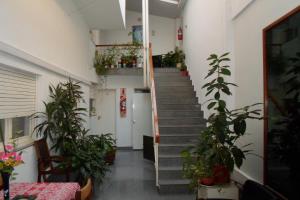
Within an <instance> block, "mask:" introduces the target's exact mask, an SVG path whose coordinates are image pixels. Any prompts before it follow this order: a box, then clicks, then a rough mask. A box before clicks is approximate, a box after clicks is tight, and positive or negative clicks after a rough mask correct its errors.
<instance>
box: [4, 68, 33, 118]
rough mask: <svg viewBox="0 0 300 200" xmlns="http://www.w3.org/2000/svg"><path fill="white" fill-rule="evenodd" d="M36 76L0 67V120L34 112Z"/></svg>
mask: <svg viewBox="0 0 300 200" xmlns="http://www.w3.org/2000/svg"><path fill="white" fill-rule="evenodd" d="M35 99H36V76H35V75H34V74H30V73H26V72H22V71H20V70H15V69H12V68H9V67H5V66H1V65H0V119H4V118H14V117H22V116H29V115H31V114H33V113H34V112H35Z"/></svg>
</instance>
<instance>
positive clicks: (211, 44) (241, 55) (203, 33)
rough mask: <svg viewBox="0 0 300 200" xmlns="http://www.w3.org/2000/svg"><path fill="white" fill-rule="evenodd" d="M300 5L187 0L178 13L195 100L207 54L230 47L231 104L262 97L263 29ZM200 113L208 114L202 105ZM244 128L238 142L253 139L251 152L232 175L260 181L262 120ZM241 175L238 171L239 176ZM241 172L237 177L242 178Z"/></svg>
mask: <svg viewBox="0 0 300 200" xmlns="http://www.w3.org/2000/svg"><path fill="white" fill-rule="evenodd" d="M299 4H300V1H299V0H286V1H277V2H276V4H275V3H274V1H272V0H256V1H253V0H252V1H251V0H210V1H199V0H189V1H188V2H187V4H186V6H185V9H184V11H183V13H182V16H183V26H184V44H183V46H184V51H185V53H186V63H187V66H188V70H189V71H190V74H191V79H192V82H193V84H194V86H195V89H196V93H197V96H198V97H199V101H200V102H203V101H204V100H205V99H206V98H205V97H204V95H205V93H204V92H202V91H201V86H202V85H203V83H204V80H203V78H204V76H205V75H206V74H207V69H208V67H207V66H208V62H207V61H206V58H207V57H208V56H209V54H211V53H217V54H220V53H223V52H226V51H230V52H231V58H232V60H233V61H232V62H231V66H232V67H233V68H232V70H233V80H234V82H236V83H237V84H238V85H239V87H238V88H236V89H235V90H234V97H233V98H234V99H232V98H231V99H229V100H230V103H231V104H232V105H231V106H232V107H241V106H245V105H248V104H252V103H255V102H263V53H262V47H263V45H262V30H263V28H265V27H266V26H268V25H269V24H271V23H272V22H273V21H275V20H276V19H278V18H280V17H281V16H283V15H284V14H286V13H287V12H289V11H290V10H292V9H293V8H295V7H296V6H298V5H299ZM233 17H234V18H233ZM203 110H204V112H205V113H206V114H205V116H207V115H208V113H207V110H206V109H205V108H204V109H203ZM248 123H249V124H248V129H247V132H249V134H248V135H247V136H246V137H244V138H243V139H242V140H241V141H240V143H241V144H245V143H253V145H252V146H251V147H252V149H253V150H254V151H253V153H254V154H257V155H258V156H251V155H249V156H248V157H247V160H246V161H245V163H244V165H243V166H242V168H241V170H237V173H235V175H236V176H237V177H236V178H237V179H239V180H245V178H250V179H254V180H256V181H259V182H262V181H263V158H262V156H263V142H264V140H263V135H264V132H263V121H254V120H249V121H248ZM241 175H242V176H241ZM241 177H242V178H241Z"/></svg>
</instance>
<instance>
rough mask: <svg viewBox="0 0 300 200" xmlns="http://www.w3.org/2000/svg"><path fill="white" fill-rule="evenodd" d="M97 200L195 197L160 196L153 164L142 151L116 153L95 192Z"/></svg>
mask: <svg viewBox="0 0 300 200" xmlns="http://www.w3.org/2000/svg"><path fill="white" fill-rule="evenodd" d="M94 199H97V200H195V195H160V194H159V193H158V191H157V188H156V186H155V171H154V164H153V163H152V162H150V161H148V160H144V159H143V152H142V151H129V150H127V151H125V150H122V151H118V152H117V157H116V161H115V164H114V165H113V166H112V168H111V172H110V173H108V174H107V177H106V178H105V180H104V183H103V184H102V185H101V186H100V188H97V190H96V191H95V198H94Z"/></svg>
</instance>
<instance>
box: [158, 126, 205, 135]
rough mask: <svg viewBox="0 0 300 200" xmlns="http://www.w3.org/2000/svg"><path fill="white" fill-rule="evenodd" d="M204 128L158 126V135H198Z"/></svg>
mask: <svg viewBox="0 0 300 200" xmlns="http://www.w3.org/2000/svg"><path fill="white" fill-rule="evenodd" d="M205 128H206V124H201V125H189V126H187V125H160V126H159V133H160V135H164V134H165V135H169V134H171V135H172V134H200V133H201V131H202V130H204V129H205Z"/></svg>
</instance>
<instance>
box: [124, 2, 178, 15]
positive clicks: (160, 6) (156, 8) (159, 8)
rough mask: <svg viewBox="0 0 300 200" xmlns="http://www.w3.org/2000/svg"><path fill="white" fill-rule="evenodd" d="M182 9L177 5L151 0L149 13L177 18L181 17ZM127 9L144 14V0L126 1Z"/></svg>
mask: <svg viewBox="0 0 300 200" xmlns="http://www.w3.org/2000/svg"><path fill="white" fill-rule="evenodd" d="M181 8H182V7H179V6H178V5H176V4H170V3H166V2H162V1H160V0H149V13H150V14H152V15H157V16H161V17H169V18H176V17H179V16H180V12H181ZM126 9H127V10H132V11H137V12H142V0H126Z"/></svg>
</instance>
